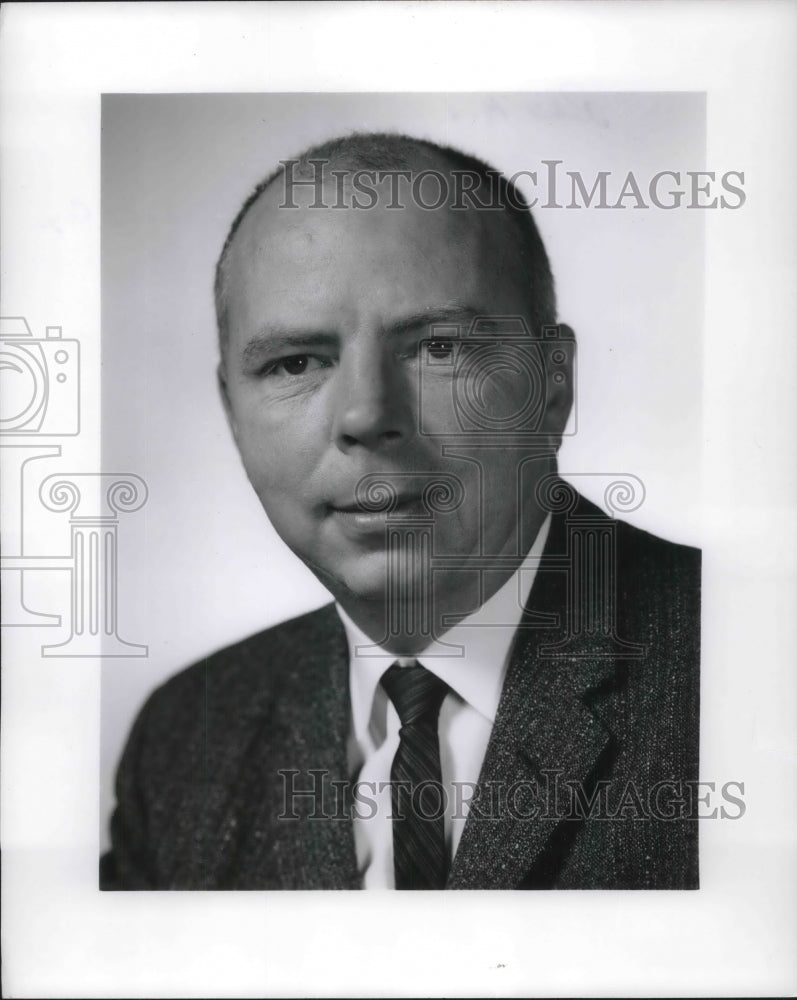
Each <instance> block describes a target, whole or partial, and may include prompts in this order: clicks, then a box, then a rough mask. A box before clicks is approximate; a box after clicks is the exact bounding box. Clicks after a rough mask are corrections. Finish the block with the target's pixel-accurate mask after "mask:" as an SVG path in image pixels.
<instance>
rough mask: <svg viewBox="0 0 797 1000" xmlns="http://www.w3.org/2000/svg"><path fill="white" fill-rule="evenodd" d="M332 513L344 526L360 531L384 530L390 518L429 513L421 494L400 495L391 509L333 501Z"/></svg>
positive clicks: (393, 519) (392, 519)
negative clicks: (374, 508)
mask: <svg viewBox="0 0 797 1000" xmlns="http://www.w3.org/2000/svg"><path fill="white" fill-rule="evenodd" d="M329 513H330V515H331V516H332V517H333V518H334V519H335V520H336V521H338V522H339V523H340V524H341V525H342V526H343V527H344V528H346V529H348V530H350V531H354V532H357V533H360V532H366V533H367V532H384V530H385V527H386V525H387V523H388V520H390V521H395V520H399V519H401V518H402V517H418V516H425V515H426V514H427V509H426V505H425V504H424V503H423V501H422V500H421V498H420V497H419V496H415V495H413V496H409V495H408V496H404V497H399V499H398V502H397V503H396V505H395V506H394V507H393V508H392V509H391V510H389V511H388V510H365V509H364V508H363V507H361V506H360V505H359V504H357V503H353V502H352V503H349V502H344V503H331V504H329Z"/></svg>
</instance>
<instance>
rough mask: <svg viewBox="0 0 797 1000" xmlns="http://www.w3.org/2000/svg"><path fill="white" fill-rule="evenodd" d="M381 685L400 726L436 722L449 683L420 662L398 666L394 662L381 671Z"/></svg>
mask: <svg viewBox="0 0 797 1000" xmlns="http://www.w3.org/2000/svg"><path fill="white" fill-rule="evenodd" d="M382 687H383V688H384V689H385V691H387V693H388V697H389V698H390V700H391V701H392V702H393V705H394V707H395V709H396V711H397V712H398V716H399V719H401V725H402V726H411V725H412V724H413V723H415V722H420V721H422V720H423V721H428V722H437V716H438V715H439V713H440V706H441V705H442V704H443V699H444V698H445V696H446V695H447V694H448V691H449V687H448V685H447V684H446V682H445V681H441V680H440V678H439V677H436V676H435V675H434V674H433V673H430V672H429V671H428V670H427V669H426V667H422V666H421V665H420V663H415V664H413V665H412V666H407V667H401V666H399V664H398V663H394V664H393V665H392V666H390V667H388V668H387V670H386V671H385V672H384V674H383V675H382Z"/></svg>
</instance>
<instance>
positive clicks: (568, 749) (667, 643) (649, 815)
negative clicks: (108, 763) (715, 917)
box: [101, 498, 700, 889]
mask: <svg viewBox="0 0 797 1000" xmlns="http://www.w3.org/2000/svg"><path fill="white" fill-rule="evenodd" d="M574 525H575V526H576V529H578V530H575V533H574ZM579 525H580V526H581V527H580V528H579V527H578V526H579ZM585 525H586V526H587V528H588V527H589V525H592V535H590V534H589V531H588V530H587V528H584V526H585ZM582 529H583V530H582ZM579 531H580V532H581V533H580V535H579ZM590 538H591V539H592V541H590ZM579 539H580V540H579ZM601 539H602V541H601ZM607 539H608V541H607ZM596 545H597V546H598V547H599V550H600V551H602V552H603V554H604V555H608V558H606V559H604V561H603V562H602V563H601V562H600V561H598V563H595V561H594V560H593V563H592V568H590V567H589V565H587V564H584V565H587V568H586V570H584V571H583V572H576V571H574V569H573V566H574V565H575V564H574V561H573V557H574V552H575V551H576V549H578V550H579V551H581V552H582V554H583V552H584V551H587V550H589V549H590V546H592V551H593V554H594V551H595V546H596ZM600 546H603V549H600ZM596 567H597V569H596ZM598 577H599V578H598ZM699 599H700V553H699V551H698V550H695V549H691V548H688V547H685V546H680V545H675V544H673V543H670V542H667V541H664V540H662V539H659V538H656V537H654V536H653V535H650V534H648V533H647V532H644V531H640V530H638V529H636V528H633V527H631V526H629V525H628V524H625V523H623V522H620V521H611V520H610V519H609V518H607V517H606V516H605V515H604V514H603V513H602V512H600V511H599V510H598V509H597V508H596V507H594V506H593V505H592V504H590V503H588V502H587V501H585V500H583V499H582V498H579V501H578V505H577V507H576V508H575V510H572V511H571V512H570V513H569V514H567V515H565V513H559V514H555V515H554V517H553V521H552V525H551V530H550V532H549V537H548V542H547V544H546V548H545V553H544V556H543V561H542V564H541V566H540V570H539V571H538V573H537V577H536V579H535V582H534V585H533V587H532V590H531V594H530V597H529V601H528V605H527V608H526V612H525V614H524V617H523V619H522V621H521V624H520V626H519V628H518V631H517V633H516V636H515V640H514V645H513V649H512V653H511V656H510V663H509V666H508V671H507V676H506V680H505V683H504V688H503V692H502V695H501V700H500V704H499V707H498V712H497V715H496V719H495V724H494V727H493V731H492V735H491V738H490V742H489V745H488V748H487V752H486V756H485V760H484V764H483V767H482V772H481V775H480V778H479V789H478V792H477V794H476V797H475V798H474V803H475V807H472V808H471V813H470V815H469V816H468V819H467V822H466V824H465V828H464V830H463V834H462V838H461V841H460V844H459V847H458V850H457V853H456V856H455V858H454V859H453V862H452V866H451V870H450V875H449V879H448V884H447V887H448V888H451V889H484V888H497V889H510V888H584V889H586V888H594V889H606V888H617V889H630V888H639V889H643V888H660V889H674V888H696V887H697V884H698V857H697V819H696V805H695V804H694V802H692V799H691V798H690V794H689V793H690V785H689V783H690V782H694V781H696V780H697V777H698V770H697V769H698V720H699V683H698V664H699ZM598 605H600V607H598ZM607 607H608V611H609V623H610V627H608V628H607V627H606V621H607V619H606V611H607ZM601 615H603V617H601ZM349 716H350V706H349V691H348V650H347V645H346V639H345V635H344V632H343V628H342V626H341V624H340V621H339V619H338V616H337V614H336V612H335V610H334V607H333V606H332V605H329V606H327V607H324V608H321V609H320V610H319V611H314V612H312V613H310V614H306V615H303V616H302V617H300V618H296V619H294V620H292V621H289V622H285V623H284V624H281V625H278V626H276V627H274V628H271V629H268V630H266V631H264V632H261V633H259V634H258V635H254V636H252V637H250V638H248V639H245V640H244V641H242V642H239V643H236V644H235V645H233V646H230V647H229V648H227V649H223V650H221V651H220V652H217V653H215V654H214V655H212V656H209V657H207V658H205V659H203V660H201V661H200V662H199V663H197V664H195V665H194V666H192V667H190V668H188V669H187V670H184V671H183V672H182V673H180V674H178V675H177V676H175V677H173V678H172V679H171V680H169V681H168V682H167V683H166V684H164V685H163V686H162V687H161V688H159V689H158V690H157V691H156V692H155V693H154V694H153V695H151V697H150V698H149V700H148V701H147V703H146V704H145V706H144V708H143V710H142V711H141V713H140V715H139V716H138V718H137V720H136V722H135V725H134V727H133V729H132V732H131V735H130V738H129V741H128V744H127V747H126V749H125V752H124V754H123V758H122V761H121V764H120V767H119V771H118V775H117V786H116V792H117V807H116V810H115V812H114V815H113V818H112V822H111V830H112V844H113V847H112V852H111V854H109V855H107V856H106V857H105V858H104V859H103V862H102V865H101V871H102V878H101V884H102V886H103V888H123V889H354V888H359V887H360V877H359V875H358V871H357V864H356V857H355V847H354V835H353V825H352V822H351V819H350V817H349V815H348V809H349V806H350V799H349V797H348V791H349V790H348V788H347V779H348V777H349V776H348V774H347V761H346V741H347V734H348V730H349ZM336 783H337V784H336ZM288 790H292V791H293V792H294V793H301V792H302V791H306V792H312V793H313V794H306V795H302V794H293V795H292V796H288V798H287V799H286V791H288Z"/></svg>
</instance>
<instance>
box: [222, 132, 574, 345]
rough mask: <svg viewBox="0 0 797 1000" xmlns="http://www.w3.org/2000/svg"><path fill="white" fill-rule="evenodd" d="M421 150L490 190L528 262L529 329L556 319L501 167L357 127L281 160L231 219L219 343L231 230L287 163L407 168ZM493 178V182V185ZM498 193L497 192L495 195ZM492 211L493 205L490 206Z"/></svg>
mask: <svg viewBox="0 0 797 1000" xmlns="http://www.w3.org/2000/svg"><path fill="white" fill-rule="evenodd" d="M419 155H420V156H421V157H423V156H424V155H425V156H426V157H427V158H428V157H431V158H433V159H436V160H442V161H444V162H445V163H447V164H448V165H449V166H450V168H451V169H452V170H456V171H458V172H459V171H462V172H467V173H469V174H471V175H472V176H473V177H474V178H475V179H476V181H477V186H476V187H475V188H472V189H470V191H472V192H473V194H474V195H475V196H476V197H478V193H479V191H480V190H481V185H486V187H487V190H488V191H489V192H490V205H491V206H495V204H496V203H497V206H498V208H497V211H500V212H504V213H505V214H506V215H507V216H508V217H509V220H510V224H511V225H512V227H513V231H514V234H515V236H516V239H517V241H518V253H519V258H520V261H521V262H522V263H523V264H525V266H526V274H527V278H528V283H529V285H528V292H529V301H530V304H531V305H530V311H529V316H528V317H527V318H528V320H529V323H530V325H531V329H532V332H533V333H537V334H539V332H540V331H541V329H542V327H543V326H546V325H549V324H553V323H555V322H556V293H555V288H554V279H553V274H552V273H551V266H550V263H549V260H548V254H547V253H546V251H545V246H544V244H543V242H542V238H541V237H540V234H539V231H538V229H537V225H536V223H535V221H534V217H533V216H532V214H531V208H530V207H529V204H528V202H527V201H526V199H525V198H524V196H523V194H522V193H521V192H520V191H519V190H518V188H517V187H516V186H515V184H514V182H513V181H512V180H510V179H509V178H507V177H506V176H505V175H504V174H503V173H501V171H499V170H497V169H496V168H494V167H491V166H490V165H489V164H488V163H486V162H484V161H483V160H480V159H479V158H478V157H476V156H473V155H471V154H469V153H464V152H462V151H461V150H459V149H455V148H454V147H452V146H443V145H440V144H438V143H436V142H432V141H431V140H429V139H416V138H414V137H412V136H408V135H402V134H400V133H395V132H355V133H352V134H351V135H346V136H338V137H336V138H333V139H329V140H327V141H326V142H323V143H320V144H319V145H316V146H312V147H310V148H309V149H306V150H305V151H304V152H302V153H299V154H298V155H297V156H295V157H292V158H291V159H290V160H287V161H281V163H280V165H279V166H278V167H277V168H276V169H275V170H273V171H272V172H271V173H270V174H269V175H268V176H267V177H265V178H264V179H263V180H262V181H260V183H259V184H257V186H256V187H255V188H254V190H253V191H252V193H251V194H250V195H249V196H248V198H247V199H246V200H245V201H244V203H243V205H242V206H241V208H240V209H239V211H238V214H237V215H236V216H235V218H234V219H233V222H232V225H231V226H230V229H229V232H228V233H227V238H226V239H225V241H224V246H223V248H222V251H221V254H220V255H219V259H218V262H217V264H216V274H215V282H214V296H215V305H216V322H217V326H218V334H219V345H220V348H221V350H222V353H223V350H224V345H225V343H226V340H227V334H228V309H227V305H228V304H227V266H228V261H229V256H230V248H231V246H232V243H233V240H234V239H235V234H236V233H237V232H238V230H239V228H240V227H241V224H242V223H243V221H244V219H245V218H246V215H247V213H248V212H249V209H250V208H251V207H252V206H253V205H254V204H255V202H256V201H257V200H258V199H259V198H260V196H261V194H263V192H264V191H265V190H266V189H267V188H269V187H270V186H271V185H272V184H273V183H274V182H275V181H276V180H278V179H279V178H280V177H281V176H282V175H283V174H284V173H285V164H286V163H290V164H291V165H292V166H294V168H295V174H298V175H299V176H303V175H305V176H306V175H307V174H308V173H309V171H310V167H311V164H312V161H319V160H321V161H324V163H325V165H326V166H331V167H339V168H343V169H344V170H352V171H353V170H361V169H362V170H376V171H391V170H410V169H412V167H413V164H417V161H418V158H419ZM493 184H495V185H496V186H497V191H496V190H494V188H493ZM496 195H497V197H496ZM492 210H493V211H496V208H495V207H493V208H492Z"/></svg>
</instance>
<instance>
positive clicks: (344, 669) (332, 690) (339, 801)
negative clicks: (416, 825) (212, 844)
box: [272, 606, 360, 889]
mask: <svg viewBox="0 0 797 1000" xmlns="http://www.w3.org/2000/svg"><path fill="white" fill-rule="evenodd" d="M309 633H310V630H308V634H307V636H306V639H307V641H303V642H302V643H300V644H297V647H296V648H295V658H294V662H293V663H292V664H291V666H290V669H289V671H288V672H287V673H288V680H287V682H286V689H287V688H291V689H292V690H290V691H288V690H286V691H285V692H284V695H283V697H281V698H280V717H279V719H278V720H276V733H275V739H274V741H273V743H272V747H273V748H274V749H273V750H272V753H273V758H272V759H273V760H275V761H276V762H277V766H276V768H275V772H276V774H275V793H276V795H275V799H274V806H273V808H274V809H279V810H282V809H283V807H284V803H285V802H286V789H288V790H290V788H291V787H293V789H294V790H295V791H298V792H299V793H301V792H302V791H305V790H307V789H311V788H315V789H316V799H315V800H313V799H312V798H311V797H310V796H307V795H301V794H298V795H297V794H294V796H293V798H292V800H289V810H286V811H289V812H290V813H293V814H297V815H298V816H299V817H300V818H299V819H288V818H281V819H280V818H279V817H278V818H277V819H276V820H275V821H274V822H273V824H272V831H273V837H274V851H273V853H274V855H275V856H276V857H277V858H278V859H279V862H278V864H279V879H280V882H281V884H282V886H283V887H284V888H292V889H355V888H359V881H360V880H359V875H358V873H357V861H356V853H355V846H354V832H353V827H352V821H351V816H350V809H349V801H348V796H349V792H348V789H347V783H348V773H347V761H346V745H347V735H348V730H349V715H350V709H349V663H348V650H347V645H346V637H345V633H344V631H343V627H342V625H341V624H340V620H339V618H338V616H337V613H336V612H335V609H334V607H332V606H330V607H328V608H323V609H322V610H321V611H319V612H318V616H317V617H316V618H315V619H314V621H313V627H312V634H309ZM280 771H282V772H287V776H286V774H285V773H283V774H280V773H279V772H280ZM296 772H298V773H296ZM344 789H346V791H344ZM277 815H278V814H277Z"/></svg>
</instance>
